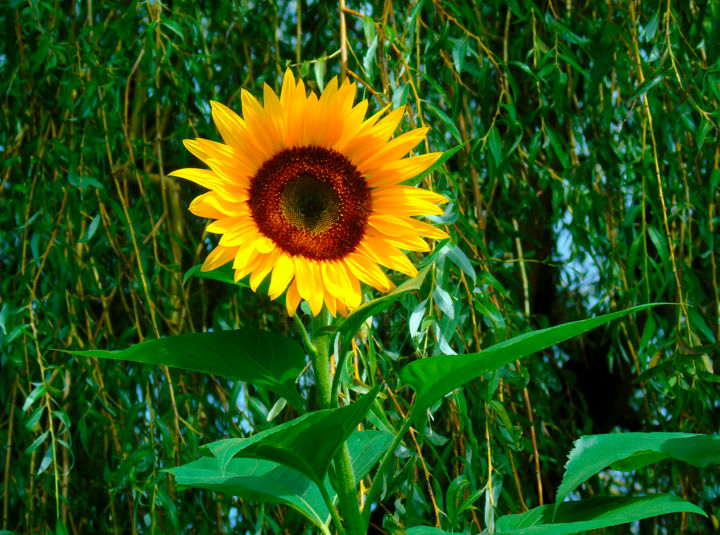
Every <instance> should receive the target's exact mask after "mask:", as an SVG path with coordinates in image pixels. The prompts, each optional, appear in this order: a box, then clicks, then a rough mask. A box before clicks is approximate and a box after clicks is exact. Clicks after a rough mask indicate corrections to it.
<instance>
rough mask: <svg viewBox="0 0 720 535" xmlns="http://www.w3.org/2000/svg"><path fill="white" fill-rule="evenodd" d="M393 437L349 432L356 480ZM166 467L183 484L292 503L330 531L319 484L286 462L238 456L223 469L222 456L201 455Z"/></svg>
mask: <svg viewBox="0 0 720 535" xmlns="http://www.w3.org/2000/svg"><path fill="white" fill-rule="evenodd" d="M392 439H393V436H392V434H390V433H385V432H381V431H354V432H353V434H352V435H350V438H349V439H348V450H349V453H350V460H351V463H352V467H353V472H354V474H355V479H356V480H360V479H362V478H363V477H365V476H366V475H367V473H368V472H369V470H370V468H372V466H373V464H375V463H376V462H377V460H378V459H379V458H380V455H381V454H382V453H383V452H384V451H385V450H386V449H387V447H388V446H389V445H390V442H392ZM167 471H168V472H170V473H171V474H173V476H175V480H176V481H177V483H178V485H181V486H183V487H194V488H203V489H210V490H215V491H217V492H223V493H225V494H229V495H232V496H239V497H241V498H244V499H246V500H249V501H260V502H267V503H282V504H285V505H289V506H290V507H292V508H294V509H296V510H297V511H299V512H300V513H301V514H303V515H305V517H307V518H308V519H309V520H310V521H312V522H313V523H314V524H315V525H316V526H318V527H319V528H320V529H321V530H322V531H323V533H329V532H328V531H327V525H328V522H329V519H330V513H329V512H328V509H327V505H326V504H325V501H324V500H323V497H322V494H321V493H320V490H319V489H318V487H317V485H316V484H315V483H314V482H313V481H312V480H311V479H310V478H309V477H307V476H306V475H304V474H301V473H300V472H298V471H297V470H293V469H292V468H288V467H287V466H283V465H281V464H278V463H275V462H272V461H266V460H262V459H238V458H235V459H232V460H230V462H229V463H228V464H227V466H225V468H224V470H223V467H222V466H221V464H220V461H219V459H217V458H215V457H202V458H200V459H198V460H196V461H193V462H191V463H188V464H184V465H182V466H178V467H177V468H170V469H168V470H167ZM323 483H324V485H325V490H326V491H327V493H328V495H329V496H330V498H331V499H332V500H333V501H334V500H335V491H334V490H333V488H332V486H331V485H330V483H329V482H328V480H327V478H325V481H324V482H323Z"/></svg>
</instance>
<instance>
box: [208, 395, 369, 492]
mask: <svg viewBox="0 0 720 535" xmlns="http://www.w3.org/2000/svg"><path fill="white" fill-rule="evenodd" d="M379 389H380V387H379V385H378V386H376V387H375V388H373V389H372V390H371V391H370V392H368V393H367V394H365V395H364V396H362V397H360V398H359V399H358V400H357V401H355V403H352V404H350V405H347V406H345V407H340V408H337V409H325V410H321V411H315V412H310V413H308V414H304V415H303V416H300V417H299V418H296V419H294V420H291V421H289V422H286V423H284V424H281V425H278V426H277V427H274V428H272V429H268V430H266V431H261V432H260V433H256V434H254V435H252V436H251V437H248V438H228V439H225V440H219V441H217V442H213V443H211V444H207V445H205V446H203V448H202V450H203V451H204V453H209V454H211V455H213V456H214V457H215V458H217V459H218V461H219V462H220V468H221V470H224V469H225V467H226V466H228V465H229V463H230V461H231V460H232V459H233V458H234V457H254V458H258V459H265V460H267V461H273V462H276V463H279V464H283V465H285V466H288V467H290V468H293V469H295V470H297V471H299V472H302V473H303V474H305V475H306V476H308V477H309V478H310V479H312V480H313V481H314V482H315V483H317V484H318V485H320V484H321V482H322V481H323V479H324V478H325V474H326V472H327V469H328V466H329V465H330V461H331V460H332V458H333V456H334V455H335V452H336V451H337V449H338V448H339V447H340V445H341V444H342V443H343V442H345V441H346V440H347V439H348V437H349V436H350V435H351V434H352V432H353V430H354V429H355V428H356V427H357V425H358V424H359V423H360V422H361V421H362V419H363V418H364V417H365V414H366V413H367V411H368V409H369V408H370V405H372V403H373V401H374V400H375V396H376V395H377V393H378V391H379Z"/></svg>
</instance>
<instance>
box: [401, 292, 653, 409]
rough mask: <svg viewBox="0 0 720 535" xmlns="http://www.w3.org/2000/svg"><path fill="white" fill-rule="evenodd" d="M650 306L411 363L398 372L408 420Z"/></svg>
mask: <svg viewBox="0 0 720 535" xmlns="http://www.w3.org/2000/svg"><path fill="white" fill-rule="evenodd" d="M652 306H656V304H648V305H640V306H636V307H633V308H629V309H627V310H621V311H619V312H613V313H611V314H605V315H604V316H599V317H597V318H590V319H586V320H580V321H574V322H571V323H565V324H563V325H557V326H555V327H550V328H548V329H541V330H539V331H533V332H529V333H524V334H521V335H519V336H516V337H514V338H511V339H509V340H505V341H504V342H501V343H499V344H496V345H494V346H492V347H489V348H487V349H484V350H483V351H482V352H480V353H468V354H465V355H452V356H451V355H440V356H437V357H431V358H426V359H422V360H416V361H414V362H411V363H410V364H408V365H407V366H405V367H404V368H403V370H402V371H401V372H400V376H401V377H402V379H403V380H404V381H405V382H406V383H407V384H408V385H410V387H411V388H412V389H413V390H415V392H416V394H417V397H416V398H415V403H414V404H413V408H412V415H411V417H412V418H418V417H419V416H420V415H422V414H423V413H424V411H425V409H427V408H428V407H429V406H430V405H432V404H433V403H435V402H436V401H438V400H440V399H442V398H443V396H445V395H446V394H448V393H449V392H452V391H453V390H454V389H455V388H457V387H459V386H462V385H464V384H466V383H468V382H470V381H472V380H473V379H476V378H478V377H480V376H482V375H484V374H485V373H487V372H489V371H492V370H494V369H496V368H499V367H500V366H504V365H506V364H509V363H511V362H513V361H515V360H517V359H519V358H522V357H525V356H528V355H531V354H533V353H537V352H538V351H542V350H543V349H547V348H548V347H551V346H554V345H555V344H558V343H560V342H562V341H564V340H567V339H569V338H572V337H573V336H577V335H579V334H582V333H584V332H586V331H589V330H590V329H594V328H595V327H599V326H600V325H603V324H605V323H607V322H609V321H612V320H614V319H617V318H621V317H622V316H625V315H627V314H631V313H633V312H637V311H639V310H644V309H646V308H649V307H652Z"/></svg>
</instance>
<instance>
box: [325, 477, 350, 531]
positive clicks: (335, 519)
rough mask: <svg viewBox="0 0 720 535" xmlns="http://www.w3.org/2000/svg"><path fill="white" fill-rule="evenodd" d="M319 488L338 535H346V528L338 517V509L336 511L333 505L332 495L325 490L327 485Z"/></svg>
mask: <svg viewBox="0 0 720 535" xmlns="http://www.w3.org/2000/svg"><path fill="white" fill-rule="evenodd" d="M318 488H319V489H320V494H322V498H323V500H324V501H325V506H326V507H327V508H328V511H330V516H331V517H332V520H333V523H334V524H335V527H336V528H337V530H338V533H339V534H340V535H345V528H344V527H343V525H342V520H340V517H339V516H338V513H337V509H335V504H334V503H333V501H332V498H330V495H329V494H328V491H327V489H326V488H325V484H322V485H320V486H319V487H318Z"/></svg>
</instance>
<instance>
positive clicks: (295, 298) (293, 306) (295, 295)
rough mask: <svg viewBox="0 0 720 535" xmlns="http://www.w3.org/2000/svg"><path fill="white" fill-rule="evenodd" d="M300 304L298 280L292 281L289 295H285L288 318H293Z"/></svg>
mask: <svg viewBox="0 0 720 535" xmlns="http://www.w3.org/2000/svg"><path fill="white" fill-rule="evenodd" d="M299 304H300V292H298V289H297V280H294V281H292V283H291V284H290V287H289V288H288V291H287V293H286V294H285V308H286V309H287V313H288V316H293V315H294V314H295V311H296V310H297V307H298V305H299Z"/></svg>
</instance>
